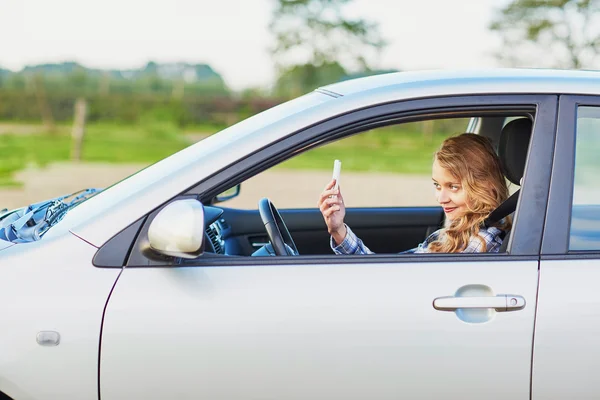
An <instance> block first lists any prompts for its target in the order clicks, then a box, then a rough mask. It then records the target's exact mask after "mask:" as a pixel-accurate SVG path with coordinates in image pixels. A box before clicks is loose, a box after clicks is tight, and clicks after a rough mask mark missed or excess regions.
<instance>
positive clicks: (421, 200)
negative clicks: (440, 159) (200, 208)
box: [224, 118, 470, 209]
mask: <svg viewBox="0 0 600 400" xmlns="http://www.w3.org/2000/svg"><path fill="white" fill-rule="evenodd" d="M469 120H470V119H469V118H447V119H435V120H425V121H419V122H413V123H404V124H398V125H391V126H386V127H381V128H377V129H372V130H369V131H365V132H361V133H358V134H356V135H353V136H350V137H347V138H344V139H340V140H338V141H336V142H333V143H329V144H326V145H324V146H321V147H318V148H315V149H311V150H308V151H306V152H304V153H302V154H300V155H298V156H296V157H294V158H291V159H289V160H287V161H285V162H283V163H281V164H279V165H277V166H275V167H273V168H271V169H270V170H267V171H264V172H263V173H261V174H258V175H256V176H254V177H253V178H251V179H248V180H247V181H245V182H243V183H242V185H241V192H240V195H239V196H238V197H236V198H234V199H232V200H229V201H227V202H226V203H225V204H224V206H226V207H235V208H244V209H256V207H257V203H258V200H259V199H261V198H262V197H269V199H271V200H272V201H273V203H274V204H276V205H277V207H278V208H280V209H285V208H311V207H316V204H317V200H318V197H319V194H320V193H321V191H322V190H323V188H324V187H325V185H326V184H327V183H329V181H330V180H331V176H332V172H333V162H334V160H336V159H339V160H341V161H342V170H341V176H340V187H341V190H342V193H343V195H344V198H345V202H346V206H347V207H405V206H436V205H438V204H437V203H436V201H435V197H434V188H433V184H432V182H431V166H432V163H433V153H434V152H435V151H436V150H437V149H438V148H439V146H440V144H441V143H442V141H443V140H444V139H445V138H447V137H449V136H452V135H457V134H460V133H464V132H465V131H466V130H467V126H468V125H469Z"/></svg>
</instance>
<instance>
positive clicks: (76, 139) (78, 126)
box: [71, 98, 87, 161]
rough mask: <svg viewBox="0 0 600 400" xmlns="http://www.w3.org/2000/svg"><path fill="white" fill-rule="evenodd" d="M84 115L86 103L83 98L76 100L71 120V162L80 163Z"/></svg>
mask: <svg viewBox="0 0 600 400" xmlns="http://www.w3.org/2000/svg"><path fill="white" fill-rule="evenodd" d="M86 114H87V102H86V101H85V99H83V98H78V99H77V101H76V102H75V116H74V118H73V130H72V131H71V138H72V147H71V160H73V161H81V154H82V149H83V136H84V134H85V117H86Z"/></svg>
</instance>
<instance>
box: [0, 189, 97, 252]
mask: <svg viewBox="0 0 600 400" xmlns="http://www.w3.org/2000/svg"><path fill="white" fill-rule="evenodd" d="M99 191H100V189H85V190H82V191H79V192H76V193H72V194H69V195H65V196H59V197H55V198H53V199H49V200H45V201H42V202H39V203H34V204H30V205H28V206H26V207H21V208H16V209H14V210H3V211H0V250H3V249H5V248H7V247H10V246H11V245H12V244H15V243H28V242H35V241H38V240H40V239H41V238H42V237H43V236H44V235H45V234H46V232H48V230H49V229H51V228H52V227H53V226H54V225H55V224H56V223H58V222H59V221H60V220H61V219H62V218H63V217H64V216H65V215H66V214H67V213H68V212H69V211H70V210H71V209H72V208H74V207H75V206H77V205H78V204H80V203H82V202H83V201H85V200H87V199H88V198H90V197H92V196H93V195H95V194H96V193H98V192H99Z"/></svg>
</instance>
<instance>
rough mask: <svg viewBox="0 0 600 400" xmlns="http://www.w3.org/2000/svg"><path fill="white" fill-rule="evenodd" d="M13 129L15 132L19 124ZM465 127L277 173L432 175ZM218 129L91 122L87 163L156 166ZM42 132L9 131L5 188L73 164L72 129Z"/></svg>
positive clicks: (327, 152)
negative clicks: (35, 169) (437, 159)
mask: <svg viewBox="0 0 600 400" xmlns="http://www.w3.org/2000/svg"><path fill="white" fill-rule="evenodd" d="M448 121H452V122H450V123H449V122H448ZM435 124H437V126H436V125H435ZM7 126H8V127H9V129H10V126H15V125H14V124H13V125H10V126H9V125H7ZM464 126H466V121H465V120H442V121H434V125H431V126H430V127H429V128H430V131H431V132H438V133H433V134H431V135H424V134H423V130H424V125H423V124H422V123H410V124H403V125H397V126H393V127H386V128H379V129H376V130H373V131H369V132H364V133H360V134H357V135H354V136H351V137H349V138H346V139H343V140H340V141H337V142H335V143H331V144H328V145H325V146H321V147H319V148H316V149H312V150H310V151H307V152H306V153H304V154H301V155H300V156H297V157H294V158H293V159H291V160H289V161H286V162H284V163H282V164H280V165H278V166H277V167H276V168H284V169H296V170H306V169H309V170H331V168H332V166H333V160H334V159H340V160H342V165H343V169H344V171H369V172H392V173H408V174H428V173H430V172H431V163H432V161H433V153H434V151H435V150H436V149H437V148H438V147H439V145H440V143H441V142H442V140H443V139H444V138H446V137H447V136H448V135H449V134H451V133H459V132H460V131H461V127H464ZM0 127H1V124H0ZM15 129H18V125H16V128H15ZM29 130H30V131H31V127H29ZM218 130H220V127H214V126H194V127H187V128H185V130H182V129H180V128H178V127H177V126H175V125H174V124H173V123H170V122H163V121H159V120H152V119H149V120H142V121H141V123H140V124H138V125H118V124H109V123H90V124H88V126H87V127H86V133H85V140H84V144H83V154H82V161H92V162H107V163H147V164H150V163H153V162H156V161H158V160H160V159H162V158H165V157H167V156H169V155H171V154H173V153H175V152H177V151H179V150H181V149H183V148H184V147H186V146H188V145H189V144H190V142H189V140H188V139H186V138H185V136H184V135H185V134H187V133H190V132H196V133H198V132H204V133H207V134H212V133H215V132H217V131H218ZM39 131H40V132H39V133H33V134H11V133H10V131H9V132H8V133H6V134H1V135H0V186H18V185H19V183H17V182H15V181H14V180H13V175H14V173H15V172H16V171H18V170H21V169H23V168H25V167H26V166H27V165H29V164H33V165H38V166H44V165H46V164H48V163H51V162H55V161H68V160H69V159H70V156H71V155H70V153H71V136H70V134H71V127H70V126H67V125H62V126H58V127H57V130H56V132H55V133H54V134H49V133H44V132H43V127H42V126H40V127H39ZM440 131H442V132H447V133H443V134H441V133H439V132H440ZM5 132H6V130H5Z"/></svg>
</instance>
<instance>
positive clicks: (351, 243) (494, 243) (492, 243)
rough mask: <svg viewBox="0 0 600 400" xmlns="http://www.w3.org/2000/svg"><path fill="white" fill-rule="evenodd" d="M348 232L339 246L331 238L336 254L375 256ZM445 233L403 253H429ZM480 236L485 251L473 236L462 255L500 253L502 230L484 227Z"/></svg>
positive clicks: (436, 233) (438, 234)
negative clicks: (433, 243)
mask: <svg viewBox="0 0 600 400" xmlns="http://www.w3.org/2000/svg"><path fill="white" fill-rule="evenodd" d="M346 230H347V233H346V237H345V238H344V240H343V241H342V243H341V244H340V245H339V246H336V245H335V241H334V240H333V237H332V238H330V244H331V249H332V250H333V252H334V253H335V254H375V253H373V252H372V251H371V250H369V248H368V247H367V246H365V244H364V243H363V241H362V240H360V238H358V236H356V234H355V233H354V232H352V230H351V229H350V227H348V225H346ZM443 231H444V230H443V229H438V230H437V231H435V232H433V233H432V234H431V235H429V236H428V237H427V239H425V241H424V242H423V243H421V244H419V246H417V247H415V248H414V249H410V250H406V251H403V252H402V253H403V254H404V253H429V252H430V251H429V249H428V247H427V246H429V243H431V242H434V241H436V240H437V239H438V238H439V236H440V234H441V233H442V232H443ZM479 236H481V238H482V239H483V241H484V242H485V244H486V248H485V250H484V249H483V244H482V243H481V240H479V239H478V238H477V237H475V236H472V237H471V240H469V244H468V245H467V247H466V248H465V249H464V250H463V251H461V253H481V252H484V251H485V252H488V253H498V251H499V250H500V245H502V239H503V236H504V232H503V231H502V230H500V229H498V228H496V227H494V226H490V227H488V228H486V227H482V228H481V229H480V230H479Z"/></svg>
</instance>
